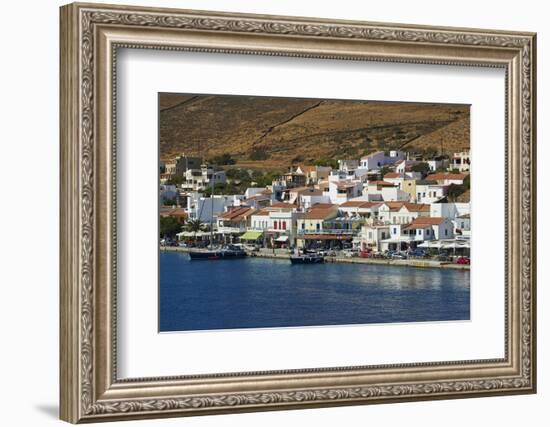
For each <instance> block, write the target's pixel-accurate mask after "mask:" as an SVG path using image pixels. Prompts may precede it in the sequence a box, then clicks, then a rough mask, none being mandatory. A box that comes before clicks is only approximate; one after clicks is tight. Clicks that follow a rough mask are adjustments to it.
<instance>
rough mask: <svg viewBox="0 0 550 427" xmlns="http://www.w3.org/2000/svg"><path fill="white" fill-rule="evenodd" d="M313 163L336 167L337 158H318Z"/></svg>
mask: <svg viewBox="0 0 550 427" xmlns="http://www.w3.org/2000/svg"><path fill="white" fill-rule="evenodd" d="M313 164H314V165H315V166H330V167H331V168H332V169H338V160H336V159H318V160H315V161H314V162H313Z"/></svg>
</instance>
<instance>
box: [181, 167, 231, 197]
mask: <svg viewBox="0 0 550 427" xmlns="http://www.w3.org/2000/svg"><path fill="white" fill-rule="evenodd" d="M183 177H184V179H185V181H184V182H183V184H181V188H182V189H183V190H185V191H204V190H205V189H207V188H209V187H212V185H214V186H215V185H216V184H225V183H226V181H227V178H226V176H225V171H223V170H221V171H216V170H214V168H213V167H211V166H207V165H201V168H200V169H187V170H186V171H185V173H184V174H183Z"/></svg>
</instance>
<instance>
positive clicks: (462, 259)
mask: <svg viewBox="0 0 550 427" xmlns="http://www.w3.org/2000/svg"><path fill="white" fill-rule="evenodd" d="M456 263H457V264H462V265H470V258H468V257H467V256H459V257H458V258H457V259H456Z"/></svg>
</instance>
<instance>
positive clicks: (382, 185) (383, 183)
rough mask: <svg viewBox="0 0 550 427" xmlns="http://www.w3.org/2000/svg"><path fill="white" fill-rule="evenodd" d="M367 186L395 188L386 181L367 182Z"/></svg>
mask: <svg viewBox="0 0 550 427" xmlns="http://www.w3.org/2000/svg"><path fill="white" fill-rule="evenodd" d="M369 185H376V186H377V187H395V185H394V184H392V183H391V182H386V181H369Z"/></svg>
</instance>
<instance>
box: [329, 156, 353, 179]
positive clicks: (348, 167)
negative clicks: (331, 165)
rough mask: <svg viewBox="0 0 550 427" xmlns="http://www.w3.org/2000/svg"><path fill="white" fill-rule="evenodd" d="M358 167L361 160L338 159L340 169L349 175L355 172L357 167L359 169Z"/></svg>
mask: <svg viewBox="0 0 550 427" xmlns="http://www.w3.org/2000/svg"><path fill="white" fill-rule="evenodd" d="M358 167H359V160H356V159H344V160H338V170H339V171H341V172H344V173H345V174H346V175H348V176H349V175H350V174H353V173H354V172H355V169H357V168H358ZM332 172H334V171H332Z"/></svg>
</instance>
